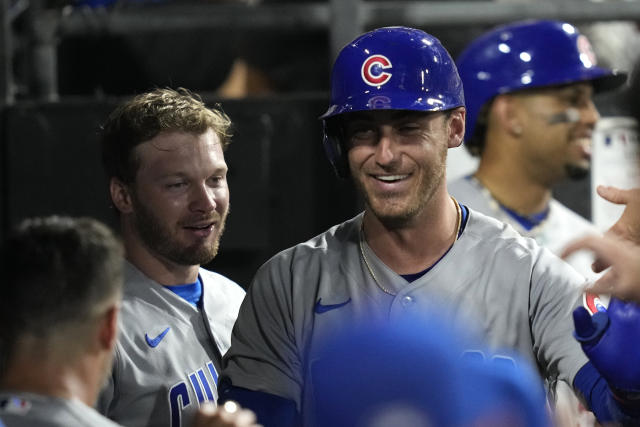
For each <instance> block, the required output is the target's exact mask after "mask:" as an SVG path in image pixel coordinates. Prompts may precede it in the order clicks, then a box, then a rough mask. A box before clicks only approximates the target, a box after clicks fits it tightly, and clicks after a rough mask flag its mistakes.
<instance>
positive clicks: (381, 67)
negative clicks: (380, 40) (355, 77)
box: [360, 55, 393, 86]
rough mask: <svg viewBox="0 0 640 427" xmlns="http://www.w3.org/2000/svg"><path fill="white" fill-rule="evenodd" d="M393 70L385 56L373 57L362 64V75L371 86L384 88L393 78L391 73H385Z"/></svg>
mask: <svg viewBox="0 0 640 427" xmlns="http://www.w3.org/2000/svg"><path fill="white" fill-rule="evenodd" d="M391 68H393V66H392V65H391V61H389V58H387V57H386V56H384V55H371V56H370V57H368V58H367V59H365V60H364V62H363V63H362V69H361V70H360V75H361V76H362V80H364V82H365V83H366V84H368V85H369V86H382V85H383V84H385V83H387V82H388V81H389V79H390V78H391V73H389V72H387V71H385V70H390V69H391Z"/></svg>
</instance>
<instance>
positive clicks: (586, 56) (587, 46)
mask: <svg viewBox="0 0 640 427" xmlns="http://www.w3.org/2000/svg"><path fill="white" fill-rule="evenodd" d="M576 47H577V48H578V52H579V53H580V61H581V62H582V63H583V64H584V66H585V67H587V68H591V67H593V66H595V65H596V64H597V59H596V54H595V53H594V52H593V48H592V47H591V43H590V42H589V39H588V38H587V37H586V36H585V35H584V34H580V35H579V36H578V38H577V39H576Z"/></svg>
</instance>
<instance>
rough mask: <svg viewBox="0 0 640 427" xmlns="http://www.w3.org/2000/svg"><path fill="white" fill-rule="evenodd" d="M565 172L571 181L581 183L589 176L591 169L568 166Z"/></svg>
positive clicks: (565, 167)
mask: <svg viewBox="0 0 640 427" xmlns="http://www.w3.org/2000/svg"><path fill="white" fill-rule="evenodd" d="M564 172H565V174H566V175H567V178H569V179H570V180H571V181H580V180H583V179H584V178H586V177H587V176H588V175H589V172H590V168H589V167H588V166H587V167H585V166H578V165H572V164H566V165H565V166H564Z"/></svg>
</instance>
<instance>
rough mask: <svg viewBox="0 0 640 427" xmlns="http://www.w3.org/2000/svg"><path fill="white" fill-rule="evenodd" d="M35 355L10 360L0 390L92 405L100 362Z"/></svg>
mask: <svg viewBox="0 0 640 427" xmlns="http://www.w3.org/2000/svg"><path fill="white" fill-rule="evenodd" d="M35 354H37V355H38V357H29V356H21V357H19V358H14V360H12V361H11V363H10V364H9V366H8V369H7V371H6V375H5V376H4V378H3V379H2V384H1V388H2V389H4V390H8V391H15V392H29V393H35V394H39V395H43V396H51V397H58V398H62V399H76V400H80V401H81V402H83V403H84V404H86V405H87V406H93V405H94V404H95V402H96V400H97V398H98V392H99V390H100V387H101V386H102V379H103V377H102V375H101V373H100V372H98V369H96V366H102V364H101V363H99V362H97V361H96V360H93V359H92V360H86V358H85V359H82V360H75V361H71V360H68V359H65V358H64V357H42V356H43V355H42V354H40V353H35ZM103 363H104V362H103Z"/></svg>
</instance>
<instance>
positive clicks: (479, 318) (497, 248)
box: [223, 210, 587, 421]
mask: <svg viewBox="0 0 640 427" xmlns="http://www.w3.org/2000/svg"><path fill="white" fill-rule="evenodd" d="M362 217H363V216H362V214H360V215H358V216H356V217H355V218H353V219H351V220H349V221H347V222H344V223H342V224H340V225H337V226H335V227H333V228H331V229H330V230H328V231H327V232H325V233H323V234H321V235H319V236H317V237H315V238H313V239H311V240H309V241H308V242H306V243H302V244H299V245H296V246H294V247H292V248H290V249H287V250H285V251H283V252H281V253H279V254H277V255H276V256H275V257H273V258H272V259H271V260H269V261H268V262H267V263H266V264H265V265H263V266H262V267H261V268H260V269H259V270H258V272H257V274H256V277H255V278H254V280H253V283H252V285H251V287H250V288H249V291H248V294H247V297H246V298H245V300H244V302H243V304H242V306H241V308H240V313H239V315H238V320H237V322H236V326H235V328H234V331H233V336H232V346H231V349H230V350H229V352H228V353H227V355H226V356H225V360H224V371H223V375H225V376H228V377H229V378H230V379H231V381H232V382H233V384H234V385H235V386H238V387H243V388H248V389H252V390H259V391H263V392H267V393H271V394H275V395H278V396H281V397H284V398H287V399H290V400H293V401H295V402H296V403H297V405H298V408H299V409H300V410H301V411H302V413H303V416H304V414H309V413H310V412H311V411H310V409H311V408H312V402H313V394H312V393H313V390H312V386H311V384H312V383H313V378H312V376H311V371H312V370H311V366H312V365H313V362H314V360H315V358H316V357H317V356H316V355H317V354H318V348H319V346H320V345H321V343H322V341H323V339H324V338H323V337H326V336H327V334H331V333H332V332H333V331H335V330H338V329H339V328H341V327H342V326H343V325H347V324H352V323H353V322H354V321H357V320H358V319H364V320H365V321H367V320H370V319H376V320H380V319H385V320H395V319H401V318H403V317H404V316H416V315H419V314H420V313H425V312H429V310H430V307H432V308H433V307H434V306H435V305H438V306H442V307H450V308H451V309H452V311H453V312H454V313H458V314H459V315H460V316H461V319H463V320H467V318H468V317H472V318H474V322H475V323H474V325H475V326H476V327H477V329H478V330H479V331H480V332H481V333H482V334H483V338H484V339H486V341H485V344H486V345H488V346H489V347H490V348H492V349H494V350H496V351H497V350H499V349H510V350H511V351H514V350H515V351H518V352H519V353H521V355H522V356H524V357H525V358H527V359H528V360H529V361H531V362H532V363H535V364H536V365H537V366H538V367H539V368H540V369H541V370H542V371H543V372H542V374H543V375H544V376H545V377H547V378H552V379H555V378H561V379H565V380H567V381H568V382H569V383H571V382H572V380H573V378H574V376H575V374H576V373H577V371H578V370H579V369H580V368H581V367H582V366H583V365H584V364H585V363H586V362H587V359H586V357H585V356H584V354H583V352H582V350H581V349H580V347H579V345H578V343H577V342H576V341H575V340H574V339H572V337H571V333H572V331H573V322H572V319H571V312H572V310H573V308H574V307H576V306H578V305H579V304H580V285H581V284H582V283H583V281H584V278H583V277H582V276H580V275H579V274H578V273H577V272H576V271H575V270H574V269H573V268H571V267H570V266H569V265H568V264H566V263H565V262H563V261H562V260H560V259H559V258H557V257H556V256H555V255H553V254H552V253H551V252H549V251H548V250H546V249H543V248H541V247H540V246H538V245H537V244H536V243H535V241H534V240H532V239H528V238H524V237H522V236H521V235H519V234H518V233H517V232H515V230H513V228H511V227H509V226H507V225H505V224H503V223H501V222H499V221H497V220H495V219H493V218H490V217H487V216H486V215H483V214H481V213H479V212H475V211H472V210H470V212H469V218H468V222H467V225H466V228H465V230H464V232H463V234H462V235H461V236H460V238H459V239H458V240H457V241H456V242H455V244H454V245H453V246H452V248H451V249H450V250H449V252H448V253H447V254H446V255H445V256H444V257H443V258H442V259H441V260H440V261H439V262H438V263H437V264H436V265H435V266H434V267H433V268H432V269H431V270H430V271H428V272H427V273H426V274H425V275H424V276H422V277H421V278H419V279H417V280H415V281H413V282H411V283H409V282H407V281H406V280H405V279H404V278H402V277H401V276H399V275H397V274H396V273H395V272H393V271H392V270H391V269H390V268H388V267H387V266H386V265H385V264H384V263H383V262H382V261H381V260H380V259H378V258H377V257H376V255H375V253H374V252H373V251H372V250H371V249H370V248H369V247H368V245H367V244H366V242H364V241H363V240H361V239H360V236H361V231H360V230H361V223H362ZM360 242H362V249H363V250H364V253H365V254H366V257H367V259H368V262H369V264H370V265H371V268H372V270H373V271H374V274H375V275H376V277H377V278H378V280H379V281H380V284H381V285H382V286H383V287H385V288H387V289H388V290H389V289H391V290H393V291H394V292H395V293H396V295H390V294H388V293H385V292H383V291H382V290H381V288H380V286H378V284H376V282H374V280H373V278H372V274H371V273H370V272H369V270H368V269H367V266H366V264H365V262H364V261H363V257H362V254H361V252H360ZM463 313H472V314H467V315H464V316H463ZM471 325H472V324H471V323H469V326H471ZM469 350H476V349H469ZM325 374H326V375H331V373H330V372H327V373H325ZM307 421H308V420H307Z"/></svg>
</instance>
